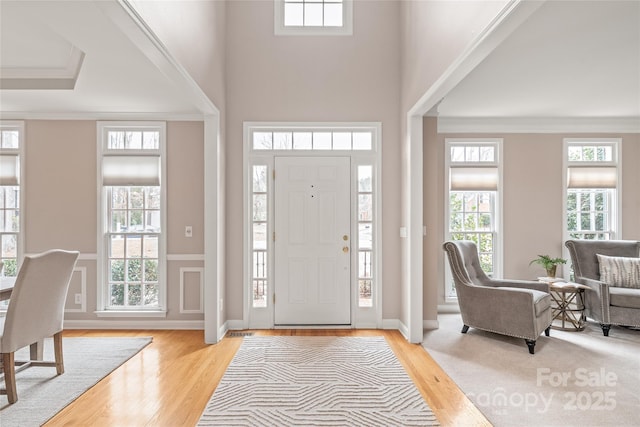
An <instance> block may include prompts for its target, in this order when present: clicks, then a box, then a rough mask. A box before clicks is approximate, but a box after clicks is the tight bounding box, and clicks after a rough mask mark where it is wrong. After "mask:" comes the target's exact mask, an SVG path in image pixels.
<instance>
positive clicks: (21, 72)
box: [0, 46, 84, 90]
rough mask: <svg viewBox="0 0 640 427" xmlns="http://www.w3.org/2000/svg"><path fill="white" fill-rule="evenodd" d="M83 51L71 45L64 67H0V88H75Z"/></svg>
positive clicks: (82, 59)
mask: <svg viewBox="0 0 640 427" xmlns="http://www.w3.org/2000/svg"><path fill="white" fill-rule="evenodd" d="M83 61H84V52H82V51H81V50H80V49H78V48H77V47H75V46H71V53H70V55H69V59H68V61H67V65H66V67H64V68H46V67H45V68H41V67H11V68H9V67H7V68H1V69H0V74H1V75H2V77H1V78H0V89H3V90H5V89H8V90H20V89H26V90H35V89H40V90H65V89H67V90H70V89H73V88H75V86H76V81H77V80H78V75H79V74H80V69H81V68H82V63H83Z"/></svg>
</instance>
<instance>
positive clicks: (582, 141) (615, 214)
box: [562, 138, 622, 274]
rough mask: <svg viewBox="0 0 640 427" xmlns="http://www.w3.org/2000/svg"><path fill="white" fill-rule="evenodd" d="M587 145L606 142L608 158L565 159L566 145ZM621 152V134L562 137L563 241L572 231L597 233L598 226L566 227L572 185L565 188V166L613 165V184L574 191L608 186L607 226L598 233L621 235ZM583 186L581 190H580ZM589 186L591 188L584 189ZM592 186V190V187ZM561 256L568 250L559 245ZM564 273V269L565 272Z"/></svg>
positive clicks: (567, 181)
mask: <svg viewBox="0 0 640 427" xmlns="http://www.w3.org/2000/svg"><path fill="white" fill-rule="evenodd" d="M576 146H582V147H588V146H594V147H596V146H609V147H611V148H612V156H611V160H601V161H598V160H595V161H582V160H580V161H572V160H570V159H569V148H570V147H576ZM621 152H622V138H564V139H563V168H562V182H563V188H564V190H563V200H562V202H563V207H564V209H563V222H562V232H563V241H567V240H569V239H572V238H575V237H572V236H571V234H572V233H580V234H584V232H588V231H593V232H594V233H599V231H598V230H580V231H578V232H573V231H570V230H569V228H568V221H569V209H568V204H569V193H570V192H571V190H572V189H570V188H569V170H570V169H571V168H580V167H585V168H592V167H613V168H615V170H616V186H615V188H604V189H602V188H601V189H598V190H596V189H595V188H584V189H577V190H578V191H582V192H583V193H587V194H588V193H591V194H592V195H594V194H595V193H596V192H600V191H602V190H609V194H607V195H605V197H607V198H608V201H607V203H608V204H609V215H608V217H609V223H610V224H609V227H608V230H603V231H601V234H607V235H608V236H609V240H613V239H617V238H619V236H621V235H622V230H621V225H622V205H621V199H622V197H621V194H622V164H621V162H620V159H621V158H622V156H621ZM583 190H585V191H583ZM588 190H591V191H588ZM594 190H596V191H594ZM563 253H564V256H565V257H567V256H568V252H567V250H566V248H563ZM567 274H568V272H567Z"/></svg>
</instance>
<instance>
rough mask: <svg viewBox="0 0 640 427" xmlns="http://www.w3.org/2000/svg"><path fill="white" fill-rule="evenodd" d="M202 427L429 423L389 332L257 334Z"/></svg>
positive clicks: (228, 376) (222, 385)
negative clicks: (372, 334)
mask: <svg viewBox="0 0 640 427" xmlns="http://www.w3.org/2000/svg"><path fill="white" fill-rule="evenodd" d="M198 425H199V426H211V425H224V426H300V425H305V426H386V427H389V426H430V425H438V423H437V421H436V418H435V416H434V414H433V412H432V411H431V409H430V408H429V407H428V406H427V404H426V403H425V401H424V399H423V398H422V396H421V395H420V392H419V391H418V389H417V388H416V387H415V386H414V384H413V382H412V381H411V379H410V378H409V376H408V375H407V373H406V372H405V371H404V369H403V367H402V365H401V364H400V362H399V361H398V359H397V358H396V357H395V355H394V353H393V351H392V350H391V348H390V347H389V345H388V344H387V342H386V340H385V338H384V337H291V336H286V337H285V336H270V337H261V336H251V337H245V338H244V339H243V343H242V345H241V347H240V349H239V350H238V352H237V353H236V355H235V357H234V359H233V360H232V362H231V364H230V365H229V368H228V369H227V371H226V372H225V374H224V376H223V378H222V380H221V381H220V384H219V385H218V387H217V389H216V390H215V392H214V393H213V395H212V397H211V399H210V401H209V403H208V404H207V406H206V408H205V410H204V412H203V414H202V416H201V418H200V421H199V423H198Z"/></svg>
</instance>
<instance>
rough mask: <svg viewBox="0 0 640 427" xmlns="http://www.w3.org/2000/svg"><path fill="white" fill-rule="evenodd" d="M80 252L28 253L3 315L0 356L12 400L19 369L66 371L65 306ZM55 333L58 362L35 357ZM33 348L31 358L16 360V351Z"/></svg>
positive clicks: (13, 401) (0, 325) (4, 391)
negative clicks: (45, 367) (63, 348)
mask: <svg viewBox="0 0 640 427" xmlns="http://www.w3.org/2000/svg"><path fill="white" fill-rule="evenodd" d="M78 255H79V252H76V251H64V250H60V249H53V250H50V251H47V252H44V253H42V254H39V255H34V256H26V257H25V258H24V261H23V262H22V265H21V266H20V270H19V271H18V275H17V277H16V282H15V285H14V287H13V291H12V292H11V299H10V300H9V307H8V308H7V315H6V316H5V317H3V318H0V332H1V334H2V335H0V355H1V357H2V370H3V371H4V382H5V389H4V390H0V394H6V395H7V399H8V401H9V403H15V402H16V401H17V400H18V393H17V389H16V372H19V371H21V370H23V369H25V368H27V367H29V366H50V367H53V366H55V368H56V372H57V374H58V375H60V374H62V373H64V362H63V357H62V329H63V319H64V305H65V301H66V298H67V290H68V288H69V282H70V280H71V275H72V274H73V269H74V267H75V264H76V261H77V259H78ZM52 336H53V346H54V358H55V361H43V360H33V359H34V358H35V353H36V352H35V351H33V350H34V346H35V345H36V343H38V342H39V341H40V342H41V341H42V340H44V339H45V338H49V337H52ZM27 346H30V347H31V352H30V353H31V355H30V360H28V361H26V362H17V361H16V360H15V352H16V351H18V350H19V349H21V348H23V347H27Z"/></svg>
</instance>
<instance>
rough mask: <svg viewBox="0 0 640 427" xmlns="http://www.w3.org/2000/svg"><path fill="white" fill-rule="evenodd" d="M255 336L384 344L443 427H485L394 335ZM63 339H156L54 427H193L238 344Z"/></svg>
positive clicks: (160, 334) (196, 336) (416, 349)
mask: <svg viewBox="0 0 640 427" xmlns="http://www.w3.org/2000/svg"><path fill="white" fill-rule="evenodd" d="M253 332H255V334H256V335H306V336H309V335H311V336H313V335H336V336H379V335H382V336H384V337H385V338H386V340H387V342H388V343H389V345H390V346H391V348H392V349H393V351H394V352H395V353H396V355H397V356H398V359H399V360H400V362H401V363H402V365H403V366H404V367H405V369H406V370H407V372H408V374H409V376H410V377H411V378H412V379H413V381H414V382H415V384H416V386H417V387H418V390H420V393H422V395H423V396H424V398H425V400H426V402H427V403H428V404H429V406H430V407H431V409H432V410H433V411H434V413H435V415H436V417H437V418H438V420H439V421H440V423H441V424H442V425H443V426H490V425H491V424H490V423H489V422H488V421H487V420H486V418H485V417H484V416H483V415H482V414H481V413H480V411H478V409H476V408H475V406H473V404H472V403H471V402H470V401H469V399H467V397H466V396H465V395H464V394H463V393H462V392H461V391H460V389H459V388H458V387H457V386H456V385H455V383H454V382H453V381H452V380H451V379H450V378H449V377H448V376H447V374H445V373H444V372H443V371H442V370H441V369H440V367H439V366H438V365H437V364H436V363H435V362H434V360H433V359H432V358H431V357H430V356H429V355H428V354H427V352H426V351H425V350H424V348H423V347H422V346H420V345H414V344H409V343H408V342H407V341H406V340H405V339H404V337H403V336H402V335H401V334H400V333H399V332H397V331H381V330H260V331H253ZM64 336H65V337H98V336H132V337H135V336H153V342H152V343H151V344H150V345H148V346H147V347H145V348H144V349H143V350H142V351H141V352H140V353H138V354H137V355H136V356H134V357H133V358H131V359H130V360H129V361H127V362H126V363H125V364H124V365H122V366H121V367H119V368H118V369H117V370H115V371H114V372H112V373H111V374H110V375H109V376H108V377H106V378H105V379H103V380H102V381H101V382H100V383H98V384H97V385H96V386H94V387H93V388H91V389H90V390H89V391H87V392H86V393H84V394H83V395H82V396H80V397H79V398H78V399H77V400H76V401H74V402H73V403H71V404H70V405H69V406H67V407H66V408H65V409H63V410H62V411H61V412H60V413H58V414H57V415H56V416H55V417H54V418H52V419H51V420H50V421H49V422H48V423H47V424H45V426H46V427H51V426H110V427H111V426H118V427H120V426H168V427H179V426H194V425H195V424H196V423H197V421H198V419H199V418H200V414H201V413H202V411H203V410H204V407H205V405H206V403H207V402H208V401H209V398H210V397H211V394H212V393H213V391H214V390H215V388H216V386H217V384H218V382H219V381H220V379H221V378H222V375H223V373H224V371H225V369H226V368H227V366H228V365H229V363H230V362H231V359H232V358H233V356H234V355H235V353H236V351H237V350H238V348H239V347H240V344H241V342H242V338H237V337H225V338H224V339H223V340H222V341H221V342H219V343H218V344H215V345H206V344H204V333H203V331H182V330H179V331H157V330H149V331H122V330H117V331H86V330H69V331H65V332H64Z"/></svg>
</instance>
